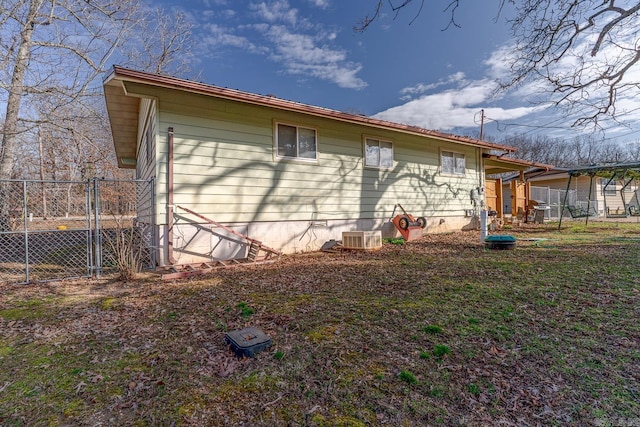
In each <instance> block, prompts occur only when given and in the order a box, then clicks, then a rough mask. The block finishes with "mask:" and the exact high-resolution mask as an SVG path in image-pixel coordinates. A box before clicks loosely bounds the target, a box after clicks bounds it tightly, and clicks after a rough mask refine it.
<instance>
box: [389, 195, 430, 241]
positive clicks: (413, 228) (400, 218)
mask: <svg viewBox="0 0 640 427" xmlns="http://www.w3.org/2000/svg"><path fill="white" fill-rule="evenodd" d="M396 207H399V208H400V209H401V210H402V214H401V215H396V216H394V217H393V218H392V219H391V222H393V225H395V226H396V228H397V229H398V231H399V232H400V234H401V235H402V238H403V239H404V240H405V241H407V242H408V241H410V240H415V239H418V238H420V237H422V230H423V229H424V228H425V227H426V226H427V219H426V218H425V217H422V216H421V217H418V218H416V217H414V216H413V215H411V214H410V213H407V211H405V210H404V208H403V207H402V205H400V204H397V205H396ZM394 212H395V208H394Z"/></svg>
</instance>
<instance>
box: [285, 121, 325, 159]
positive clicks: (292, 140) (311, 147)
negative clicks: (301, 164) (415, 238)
mask: <svg viewBox="0 0 640 427" xmlns="http://www.w3.org/2000/svg"><path fill="white" fill-rule="evenodd" d="M317 139H318V138H317V132H316V130H315V129H311V128H305V127H301V126H292V125H285V124H282V123H277V124H276V156H277V157H278V158H284V159H300V160H318V141H317Z"/></svg>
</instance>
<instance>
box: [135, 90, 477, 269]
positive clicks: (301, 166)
mask: <svg viewBox="0 0 640 427" xmlns="http://www.w3.org/2000/svg"><path fill="white" fill-rule="evenodd" d="M132 89H134V88H132ZM137 89H138V90H147V91H152V92H148V93H146V94H145V95H147V96H153V97H155V99H156V100H157V101H156V102H157V104H155V106H153V104H152V103H151V104H149V107H150V108H149V115H150V116H153V114H154V111H155V112H157V120H153V119H151V120H149V119H148V120H146V122H147V123H155V122H157V125H158V128H157V131H155V132H154V134H155V136H156V137H155V141H156V142H157V146H156V147H155V150H154V156H157V157H156V158H155V159H154V161H153V165H155V170H154V169H153V167H152V166H151V164H148V165H142V164H141V165H139V166H138V171H139V174H140V177H148V176H152V175H153V174H154V172H155V177H156V179H157V182H156V189H157V198H156V200H157V206H156V223H157V224H158V225H159V226H160V242H161V246H166V245H162V242H163V241H164V240H166V232H167V227H168V220H167V218H168V215H167V197H166V196H167V188H168V177H167V170H168V158H167V149H168V129H169V128H173V130H174V159H173V161H174V177H173V183H174V212H175V216H176V220H177V222H176V223H175V224H174V228H173V233H174V255H175V254H177V255H176V262H178V263H190V262H200V261H204V260H207V259H229V258H241V257H244V256H246V246H245V245H242V244H239V243H238V239H237V238H235V237H234V236H233V235H229V234H228V233H225V232H222V231H220V229H219V228H216V227H215V226H213V225H211V224H207V223H206V222H204V221H202V220H198V219H197V218H195V217H194V216H192V215H190V214H188V213H186V212H184V211H181V210H180V209H179V208H178V206H184V207H186V208H188V209H191V210H193V211H195V212H197V213H198V214H200V215H203V216H205V217H207V218H210V219H212V220H214V221H216V222H219V223H224V224H225V225H229V226H231V227H232V228H234V229H235V230H236V231H238V232H240V233H243V234H247V235H249V236H250V237H252V238H254V239H257V240H260V241H262V242H263V243H264V244H265V245H267V246H270V247H273V248H276V249H279V250H282V251H283V252H285V253H291V252H300V251H308V250H317V249H319V248H320V247H321V246H322V244H324V243H325V242H326V241H328V240H330V239H335V240H340V239H341V232H342V231H354V230H378V229H380V230H383V232H384V234H385V235H387V236H391V235H394V234H395V229H394V228H393V226H392V225H391V224H390V223H389V219H390V217H391V215H392V213H393V212H394V207H395V205H396V204H397V203H400V204H402V205H403V207H404V208H405V209H406V210H407V211H408V212H409V213H411V214H413V215H414V216H416V217H417V216H424V217H426V218H427V219H428V227H427V231H430V232H439V231H451V230H460V229H462V228H464V227H469V226H470V225H471V221H472V219H471V218H468V217H465V210H468V209H470V208H471V204H470V198H469V194H470V193H471V190H472V189H474V188H476V187H479V186H481V180H482V173H481V165H480V164H479V160H478V159H479V152H478V151H479V149H478V148H476V147H472V146H466V145H463V144H457V143H452V142H448V141H441V140H437V139H433V138H426V137H421V136H417V135H408V134H403V133H400V132H393V131H390V130H379V129H375V128H370V127H367V126H363V125H355V124H349V123H343V122H339V121H335V120H330V119H327V118H320V117H314V116H311V115H305V114H300V113H292V112H287V111H282V110H277V109H273V108H266V107H259V106H254V105H250V104H245V103H238V102H233V101H227V100H221V99H217V98H213V97H206V96H201V95H196V94H190V93H186V92H182V91H173V90H170V89H157V88H155V89H154V88H146V89H145V88H142V87H139V88H137ZM143 109H144V108H141V110H143ZM150 118H151V117H150ZM140 123H141V127H142V123H143V121H142V120H141V121H140ZM275 123H284V124H289V125H298V126H303V127H306V128H313V129H315V130H316V132H317V133H316V135H317V151H318V159H317V161H316V162H309V161H298V160H289V159H279V158H276V156H275V155H274V127H275ZM140 133H141V134H142V133H144V132H143V131H141V132H140ZM365 136H368V137H374V138H378V139H381V140H388V141H391V142H392V143H393V150H394V163H393V167H392V168H391V169H388V170H381V169H372V168H367V167H365V166H364V165H363V161H364V155H363V145H364V142H363V140H364V137H365ZM441 150H446V151H453V152H456V153H461V154H464V156H465V161H466V173H465V176H460V177H454V176H446V175H443V174H441V173H440V152H441ZM141 154H142V153H141ZM140 160H142V161H144V159H141V158H140V157H139V162H140ZM397 213H400V212H399V210H398V211H396V214H397ZM166 255H167V254H166V253H165V254H164V256H165V257H166ZM160 258H161V260H162V258H163V255H162V254H161V256H160ZM161 262H162V261H161Z"/></svg>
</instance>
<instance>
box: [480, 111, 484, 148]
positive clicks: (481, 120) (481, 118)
mask: <svg viewBox="0 0 640 427" xmlns="http://www.w3.org/2000/svg"><path fill="white" fill-rule="evenodd" d="M483 136H484V108H483V109H482V110H480V141H482V137H483Z"/></svg>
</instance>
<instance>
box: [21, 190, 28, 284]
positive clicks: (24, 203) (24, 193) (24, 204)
mask: <svg viewBox="0 0 640 427" xmlns="http://www.w3.org/2000/svg"><path fill="white" fill-rule="evenodd" d="M22 216H23V217H24V273H25V281H26V283H29V229H28V228H27V227H28V226H29V216H28V212H27V181H22Z"/></svg>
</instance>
